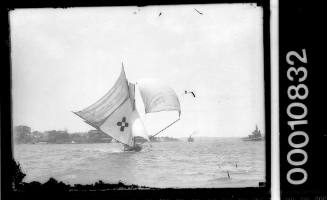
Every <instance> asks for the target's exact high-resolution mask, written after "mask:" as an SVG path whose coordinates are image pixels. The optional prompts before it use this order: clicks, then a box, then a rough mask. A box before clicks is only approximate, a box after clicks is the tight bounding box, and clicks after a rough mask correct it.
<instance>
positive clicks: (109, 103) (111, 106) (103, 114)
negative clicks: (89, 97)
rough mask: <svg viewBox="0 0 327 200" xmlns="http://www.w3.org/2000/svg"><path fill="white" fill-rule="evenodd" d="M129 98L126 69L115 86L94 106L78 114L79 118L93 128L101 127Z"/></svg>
mask: <svg viewBox="0 0 327 200" xmlns="http://www.w3.org/2000/svg"><path fill="white" fill-rule="evenodd" d="M127 98H129V87H128V82H127V79H126V75H125V71H124V68H123V67H122V71H121V73H120V76H119V78H118V80H117V81H116V83H115V84H114V86H113V87H112V88H111V89H110V90H109V91H108V92H107V94H105V95H104V96H103V97H102V98H101V99H99V100H98V101H97V102H95V103H94V104H92V105H90V106H89V107H87V108H85V109H83V110H81V111H79V112H76V114H77V115H78V116H80V117H81V118H83V119H84V120H86V121H87V122H88V123H89V124H92V125H93V126H96V127H100V126H101V124H102V123H103V122H104V120H105V119H106V118H107V117H108V116H109V115H110V114H111V113H113V112H114V111H115V110H116V109H117V108H118V107H119V106H120V105H121V104H122V103H123V102H124V101H125V100H126V99H127Z"/></svg>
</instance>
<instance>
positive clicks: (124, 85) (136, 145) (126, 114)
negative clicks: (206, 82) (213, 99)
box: [74, 65, 181, 151]
mask: <svg viewBox="0 0 327 200" xmlns="http://www.w3.org/2000/svg"><path fill="white" fill-rule="evenodd" d="M137 86H138V87H137V88H138V90H139V92H140V94H141V99H140V100H139V101H142V102H143V104H144V108H145V114H146V113H154V112H161V111H178V119H176V120H175V121H173V122H172V123H171V124H169V125H168V126H166V127H165V128H163V129H162V130H160V131H159V132H158V133H156V134H154V135H152V136H150V137H154V136H156V135H158V134H159V133H161V132H162V131H164V130H166V129H167V128H168V127H170V126H171V125H173V124H174V123H176V122H177V121H178V120H180V115H181V109H180V103H179V99H178V97H177V95H176V93H175V91H174V90H173V89H172V88H170V87H169V86H167V85H165V84H163V83H161V82H160V81H156V80H153V81H150V82H149V81H145V82H142V81H141V82H139V83H137ZM135 91H136V84H134V83H131V82H129V81H128V80H127V78H126V74H125V70H124V66H123V65H122V69H121V73H120V76H119V78H118V80H117V81H116V82H115V84H114V86H113V87H112V88H111V89H110V90H109V91H108V92H107V93H106V94H105V95H104V96H103V97H102V98H101V99H99V100H98V101H96V102H95V103H93V104H92V105H90V106H88V107H86V108H84V109H83V110H81V111H78V112H74V113H75V114H76V115H77V116H79V117H80V118H82V119H83V120H84V122H85V123H87V124H89V125H91V126H92V127H94V128H96V129H98V130H99V131H102V132H103V133H106V134H108V135H109V136H111V137H112V138H113V139H115V140H116V141H118V142H119V143H121V144H123V146H124V151H140V150H141V149H142V146H141V145H142V144H143V143H145V142H147V141H149V134H148V133H147V131H146V128H145V125H144V122H143V120H142V118H141V116H140V114H139V112H138V110H137V109H136V106H135V105H136V98H135Z"/></svg>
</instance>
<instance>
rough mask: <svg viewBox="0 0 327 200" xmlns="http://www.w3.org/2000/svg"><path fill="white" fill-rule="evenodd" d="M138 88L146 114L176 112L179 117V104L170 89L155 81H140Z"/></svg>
mask: <svg viewBox="0 0 327 200" xmlns="http://www.w3.org/2000/svg"><path fill="white" fill-rule="evenodd" d="M138 86H139V91H140V94H141V97H142V99H143V102H144V107H145V112H146V113H152V112H160V111H178V112H179V115H180V113H181V108H180V103H179V100H178V97H177V95H176V93H175V91H174V90H173V89H172V88H171V87H169V86H167V85H166V84H164V83H162V82H160V81H158V80H155V79H148V80H142V81H140V82H139V84H138Z"/></svg>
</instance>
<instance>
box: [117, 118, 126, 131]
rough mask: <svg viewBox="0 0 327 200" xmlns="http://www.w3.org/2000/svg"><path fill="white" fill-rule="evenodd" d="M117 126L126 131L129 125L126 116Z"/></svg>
mask: <svg viewBox="0 0 327 200" xmlns="http://www.w3.org/2000/svg"><path fill="white" fill-rule="evenodd" d="M117 126H120V131H124V129H125V127H128V123H127V122H126V117H123V120H122V121H121V122H117Z"/></svg>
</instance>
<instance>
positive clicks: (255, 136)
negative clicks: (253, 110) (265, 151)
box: [242, 125, 264, 141]
mask: <svg viewBox="0 0 327 200" xmlns="http://www.w3.org/2000/svg"><path fill="white" fill-rule="evenodd" d="M242 139H243V141H261V140H263V139H264V137H263V136H262V134H261V132H260V130H259V129H258V126H257V125H256V126H255V130H254V131H253V132H252V134H251V135H249V136H248V137H245V138H242Z"/></svg>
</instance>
